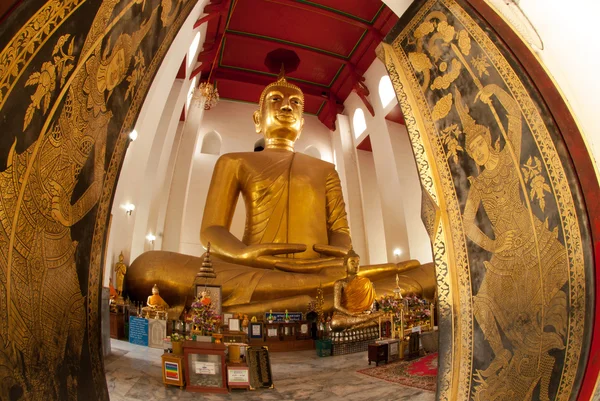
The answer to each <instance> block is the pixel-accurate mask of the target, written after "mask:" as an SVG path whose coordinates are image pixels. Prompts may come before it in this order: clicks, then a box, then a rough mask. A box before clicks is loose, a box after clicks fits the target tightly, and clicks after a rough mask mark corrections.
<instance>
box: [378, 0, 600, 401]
mask: <svg viewBox="0 0 600 401" xmlns="http://www.w3.org/2000/svg"><path fill="white" fill-rule="evenodd" d="M460 3H461V5H462V6H465V4H464V3H467V4H466V6H470V7H471V9H472V10H473V11H475V12H476V13H477V14H479V16H480V17H481V18H482V19H483V20H484V21H486V22H487V23H488V24H489V27H491V28H492V29H493V30H494V31H495V33H496V35H497V36H498V37H499V38H500V39H501V40H502V41H504V42H505V44H506V46H507V47H508V48H509V49H510V51H511V52H512V53H513V55H514V57H515V58H516V59H517V61H518V62H519V63H520V64H521V66H522V67H523V69H524V71H525V72H526V73H527V74H528V77H529V79H530V80H531V82H532V83H533V84H534V86H535V89H536V90H537V91H538V92H539V95H540V96H541V98H542V100H543V102H544V103H545V104H546V106H547V107H548V110H549V111H550V115H551V117H552V118H553V120H554V122H555V124H556V126H557V127H558V128H559V131H560V134H561V136H562V139H563V140H564V142H565V145H566V148H567V150H568V153H569V155H570V158H571V162H572V163H573V166H574V170H575V172H576V174H577V179H578V184H579V186H580V188H581V191H582V194H583V199H584V203H585V209H586V212H587V217H588V222H585V223H583V224H588V225H589V230H590V233H591V239H592V246H593V262H594V270H595V272H598V271H599V269H598V266H600V203H598V201H597V199H600V186H599V181H598V179H599V177H598V175H597V172H596V168H595V164H594V161H593V159H592V156H591V153H590V150H589V148H588V147H587V146H586V142H585V139H584V135H583V133H582V131H581V129H580V126H579V124H578V122H577V121H576V119H575V117H574V115H573V113H572V111H571V110H570V108H569V105H568V103H567V102H566V101H565V98H564V96H563V94H562V93H561V91H560V89H559V88H558V84H557V83H556V82H555V81H554V79H553V78H552V77H551V75H550V74H549V72H548V71H547V70H546V69H545V67H544V66H543V64H542V63H541V61H540V60H539V58H538V57H537V56H536V55H535V53H534V51H533V50H532V49H531V48H530V47H529V46H528V45H527V44H526V42H525V41H524V40H523V39H522V38H521V37H520V35H519V34H518V33H517V32H516V31H514V30H513V29H512V28H511V27H510V25H509V23H508V22H506V21H505V20H504V18H503V17H502V16H500V15H498V14H497V13H496V12H495V11H494V10H493V9H492V8H491V7H490V6H489V5H488V4H487V3H486V2H485V0H464V1H461V2H460ZM399 17H401V16H400V15H399ZM380 58H381V56H380ZM406 92H410V90H408V91H403V93H404V94H405V95H407V97H408V99H407V101H408V103H411V102H412V103H411V104H412V105H413V108H416V107H415V106H414V104H415V102H414V99H411V94H410V93H406ZM417 123H419V121H417ZM423 131H424V130H423ZM424 146H427V145H424ZM426 164H427V163H426ZM417 165H419V160H417ZM419 174H420V175H421V178H423V175H425V178H426V179H428V180H430V181H431V182H432V187H431V188H433V190H434V193H435V194H436V195H437V196H439V195H441V194H440V192H441V191H440V183H439V182H436V180H435V176H434V175H433V174H431V171H429V172H428V171H427V168H425V167H423V165H421V166H420V167H419ZM424 204H427V202H426V201H425V203H424ZM431 212H432V213H436V212H439V210H433V211H431ZM444 217H445V216H444V213H441V214H440V215H439V218H441V221H440V225H439V230H440V232H438V233H437V237H438V241H439V238H440V237H441V239H442V240H441V241H439V242H438V243H436V242H435V237H436V236H434V235H432V244H433V247H434V252H435V248H436V246H443V245H445V251H447V252H449V254H446V255H445V258H444V260H435V263H436V268H437V270H438V272H437V278H438V286H439V285H443V286H450V287H451V288H455V289H456V288H457V285H456V283H455V282H454V283H453V282H451V281H452V280H455V278H452V277H451V276H450V274H449V269H448V268H449V267H452V266H449V265H448V263H447V262H448V260H451V259H452V258H454V256H455V255H452V254H450V253H451V252H452V246H451V245H449V244H451V243H452V242H451V238H449V237H448V236H447V234H446V233H448V232H449V231H450V230H449V227H450V226H449V222H448V220H447V219H445V218H444ZM463 234H464V233H463ZM446 241H448V242H447V243H446ZM593 283H594V285H593V287H594V288H592V289H591V290H588V293H587V294H586V296H594V299H593V311H592V312H593V313H592V314H591V315H592V319H593V323H592V328H591V340H589V341H588V342H587V344H586V345H588V346H589V349H588V351H589V353H588V354H587V361H586V365H585V366H586V367H585V371H584V372H583V378H582V380H581V381H580V383H579V389H578V390H579V391H578V399H580V400H589V399H592V397H593V395H594V391H595V390H596V386H597V385H598V374H599V372H600V363H599V362H598V359H599V358H600V313H599V312H600V297H597V296H596V288H599V287H600V274H596V276H595V278H594V280H593ZM452 297H453V298H454V301H457V299H456V293H452ZM588 314H589V313H588ZM456 328H457V327H452V329H453V333H452V335H453V336H457V335H458V336H459V335H460V333H457V332H456V331H455V330H456ZM456 352H458V353H460V349H456V347H455V348H454V349H453V354H454V355H455V356H456V355H459V354H456ZM582 355H585V349H584V350H583V353H582ZM452 375H453V376H454V375H458V371H457V369H456V370H454V371H453V372H452ZM576 386H577V384H576ZM574 390H575V391H577V388H576V387H574ZM438 395H439V393H438Z"/></svg>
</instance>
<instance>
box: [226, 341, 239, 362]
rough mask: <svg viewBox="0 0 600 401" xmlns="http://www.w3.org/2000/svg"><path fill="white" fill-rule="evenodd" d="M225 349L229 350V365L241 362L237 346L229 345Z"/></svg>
mask: <svg viewBox="0 0 600 401" xmlns="http://www.w3.org/2000/svg"><path fill="white" fill-rule="evenodd" d="M227 348H228V350H229V362H231V363H240V362H242V359H241V352H240V346H239V345H236V344H230V345H229V346H228V347H227Z"/></svg>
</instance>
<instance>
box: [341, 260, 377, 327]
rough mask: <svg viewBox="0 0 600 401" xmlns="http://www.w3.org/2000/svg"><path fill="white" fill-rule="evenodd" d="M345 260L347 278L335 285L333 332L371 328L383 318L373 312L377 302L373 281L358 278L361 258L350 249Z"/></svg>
mask: <svg viewBox="0 0 600 401" xmlns="http://www.w3.org/2000/svg"><path fill="white" fill-rule="evenodd" d="M344 260H345V266H346V277H345V278H343V279H340V280H338V281H336V282H335V284H334V285H333V318H332V319H331V329H332V330H333V331H342V330H351V329H359V328H361V327H366V326H371V325H374V324H375V323H376V320H377V319H379V318H380V317H382V316H383V312H381V311H378V312H372V311H371V308H372V307H373V301H375V288H373V283H371V280H369V279H368V278H366V277H360V276H358V272H359V270H360V257H359V256H358V255H357V254H356V252H354V250H353V249H350V251H349V252H348V254H347V255H346V257H345V258H344Z"/></svg>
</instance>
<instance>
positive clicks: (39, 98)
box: [23, 34, 74, 130]
mask: <svg viewBox="0 0 600 401" xmlns="http://www.w3.org/2000/svg"><path fill="white" fill-rule="evenodd" d="M70 36H71V35H70V34H66V35H63V36H61V37H60V38H59V39H58V42H57V43H56V45H55V46H54V50H52V56H54V57H53V61H46V62H44V63H43V64H42V68H41V70H40V71H39V72H34V73H33V74H31V75H30V76H29V79H28V80H27V82H25V86H32V85H37V87H36V90H35V93H34V94H33V95H32V96H31V103H30V104H29V107H27V111H25V121H24V123H23V130H25V129H26V128H27V126H28V125H29V123H31V119H32V118H33V113H34V112H35V110H39V109H40V107H42V113H43V114H44V115H45V114H46V112H47V111H48V106H50V99H51V98H52V95H53V94H54V90H55V89H56V79H57V78H58V77H60V87H62V86H63V85H64V84H65V79H66V77H67V75H68V74H69V72H70V71H71V70H72V69H73V60H74V57H73V39H71V42H70V43H69V48H68V50H67V53H65V52H64V50H63V46H64V45H65V44H66V42H67V41H68V40H69V37H70ZM42 102H43V104H42Z"/></svg>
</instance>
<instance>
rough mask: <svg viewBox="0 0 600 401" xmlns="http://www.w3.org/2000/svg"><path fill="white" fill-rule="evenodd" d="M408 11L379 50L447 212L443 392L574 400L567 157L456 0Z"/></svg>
mask: <svg viewBox="0 0 600 401" xmlns="http://www.w3.org/2000/svg"><path fill="white" fill-rule="evenodd" d="M408 14H409V15H408V16H405V17H404V18H403V20H401V21H400V23H399V25H398V26H397V27H396V28H395V30H394V32H393V33H392V34H391V35H390V39H387V40H386V42H388V43H389V44H387V45H384V49H383V52H382V53H383V54H382V55H381V58H382V59H383V60H384V62H385V63H386V66H387V68H388V71H389V73H390V77H391V79H392V83H393V84H394V87H395V89H396V93H397V95H398V99H399V103H400V105H401V108H402V111H403V113H404V114H405V119H406V123H407V128H408V131H409V136H410V139H411V143H412V146H413V150H414V153H415V156H416V160H417V167H418V169H419V174H420V178H421V184H422V186H423V188H424V191H426V192H427V193H430V194H433V193H436V196H435V197H434V196H433V195H432V196H431V199H433V202H435V203H436V206H437V207H439V210H440V214H441V223H442V224H441V225H442V226H443V227H441V228H440V230H439V231H438V235H437V236H436V237H435V238H434V239H433V241H432V242H433V248H434V256H435V264H436V270H437V276H438V285H439V292H438V295H439V297H440V300H439V305H440V333H441V334H440V335H441V337H440V338H441V349H440V358H441V359H440V378H439V388H438V398H439V399H442V400H445V399H460V400H467V399H473V400H477V401H483V400H506V401H509V400H511V401H512V400H533V399H540V400H567V399H569V398H570V396H571V394H572V392H573V391H575V390H576V381H577V376H578V372H579V374H580V368H581V366H580V365H581V364H580V358H581V356H582V353H585V347H586V344H584V342H585V330H586V325H587V324H589V323H588V322H586V320H585V310H586V298H585V291H586V285H587V283H586V277H589V273H587V276H586V271H588V272H589V271H591V270H590V268H589V265H590V263H591V262H590V261H589V260H588V261H587V262H586V249H588V248H589V247H590V246H591V245H590V243H589V237H588V233H587V226H586V222H585V215H583V216H582V215H581V214H580V213H578V211H577V209H576V204H577V202H578V199H579V198H578V196H579V195H578V194H579V189H578V187H577V184H576V180H575V179H574V176H573V174H574V173H573V170H572V169H571V166H570V161H569V158H568V155H567V154H566V152H565V150H564V147H563V146H561V142H560V138H559V137H558V135H556V134H555V132H556V128H555V127H554V126H553V125H552V122H551V121H550V120H549V119H547V118H546V119H545V118H544V116H543V115H542V114H541V112H540V110H542V111H543V110H544V109H543V105H541V104H540V102H539V100H538V98H537V97H536V95H535V93H534V91H533V90H532V89H531V86H530V84H528V81H527V78H526V76H525V75H523V72H522V71H520V70H519V69H518V68H519V67H518V65H517V64H516V63H514V62H511V60H509V59H508V58H507V54H508V53H507V52H506V53H503V52H502V51H501V50H500V49H499V47H498V43H499V42H497V41H496V42H495V41H494V40H493V37H492V36H491V34H490V31H489V30H486V29H485V28H486V27H485V23H484V22H482V21H481V20H479V19H477V17H476V16H474V15H472V14H470V13H469V12H467V10H466V9H465V6H464V5H463V3H462V2H461V3H459V2H456V1H454V0H429V1H420V2H417V4H416V5H413V7H412V8H411V9H410V10H409V12H408ZM532 93H533V95H532ZM549 124H550V125H549ZM586 263H587V264H586ZM586 267H587V270H586ZM448 328H451V331H452V334H451V335H450V334H447V333H446V334H445V333H444V332H443V330H444V329H448Z"/></svg>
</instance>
